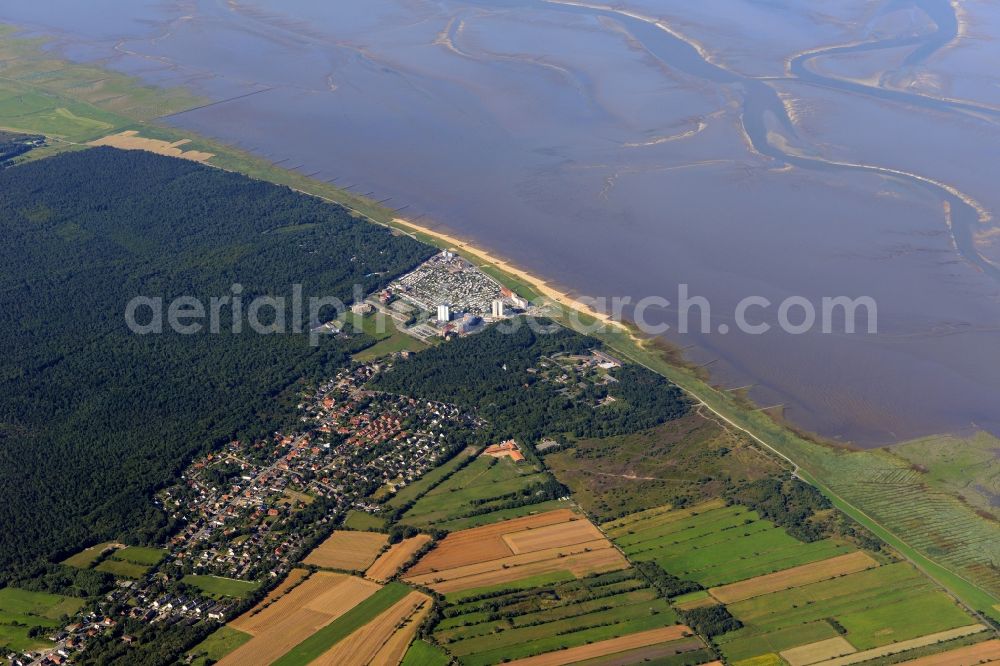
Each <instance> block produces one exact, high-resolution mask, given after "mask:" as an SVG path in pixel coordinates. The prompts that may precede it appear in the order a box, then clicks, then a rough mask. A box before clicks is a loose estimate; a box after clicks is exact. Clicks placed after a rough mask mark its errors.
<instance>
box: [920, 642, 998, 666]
mask: <svg viewBox="0 0 1000 666" xmlns="http://www.w3.org/2000/svg"><path fill="white" fill-rule="evenodd" d="M995 661H1000V640H997V639H995V638H994V639H992V640H988V641H983V642H982V643H978V644H976V645H968V646H964V647H960V648H956V649H955V650H949V651H947V652H940V653H938V654H935V655H932V656H927V657H921V658H919V659H912V660H910V661H906V662H903V663H905V664H907V666H970V665H971V664H986V663H992V662H995Z"/></svg>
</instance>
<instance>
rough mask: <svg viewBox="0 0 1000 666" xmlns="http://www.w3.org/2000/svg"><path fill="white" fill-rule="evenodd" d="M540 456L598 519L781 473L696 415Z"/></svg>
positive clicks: (695, 498) (698, 496) (699, 498)
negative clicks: (737, 482)
mask: <svg viewBox="0 0 1000 666" xmlns="http://www.w3.org/2000/svg"><path fill="white" fill-rule="evenodd" d="M542 455H544V459H545V464H546V466H547V467H548V468H549V469H551V470H552V472H553V473H554V474H555V476H556V478H557V479H559V481H560V482H562V483H563V484H565V485H566V486H567V487H569V488H570V490H572V491H573V497H574V499H576V501H578V502H579V503H580V505H581V506H583V508H584V509H586V510H587V512H588V513H590V514H591V515H594V516H597V518H598V519H599V520H610V519H612V518H615V517H618V516H621V515H623V514H628V513H634V512H636V511H641V510H643V509H646V508H648V507H650V506H656V505H659V504H662V503H663V502H664V501H669V500H670V499H672V498H676V497H685V498H687V499H688V500H689V501H692V502H699V501H703V500H706V499H709V498H711V497H714V496H716V495H718V493H719V491H720V489H721V487H722V484H724V483H726V482H727V481H736V480H742V479H746V480H755V479H759V478H763V477H766V476H769V475H771V474H775V473H777V472H778V471H780V467H779V465H778V464H777V463H776V462H774V461H773V460H772V459H771V458H769V457H767V456H765V455H763V454H762V453H760V452H759V451H758V450H757V449H755V448H753V447H751V446H750V445H749V444H748V443H747V441H746V440H745V438H743V437H741V436H739V435H737V434H735V433H733V432H731V431H728V430H724V429H723V428H721V427H720V426H718V425H717V424H715V423H714V422H712V421H709V420H707V419H705V418H702V417H701V416H700V415H699V414H697V413H691V414H688V415H686V416H684V417H682V418H679V419H677V420H675V421H670V422H669V423H665V424H663V425H661V426H659V427H657V428H654V429H652V430H645V431H642V432H638V433H634V434H631V435H622V436H617V437H607V438H601V439H581V440H579V441H576V442H573V444H572V446H571V448H568V449H562V450H557V451H555V452H553V453H550V454H547V455H546V454H544V452H542Z"/></svg>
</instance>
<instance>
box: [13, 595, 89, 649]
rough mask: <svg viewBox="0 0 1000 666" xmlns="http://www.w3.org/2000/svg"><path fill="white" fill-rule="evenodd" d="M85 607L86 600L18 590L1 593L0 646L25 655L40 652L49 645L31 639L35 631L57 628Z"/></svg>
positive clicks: (45, 642) (43, 641)
mask: <svg viewBox="0 0 1000 666" xmlns="http://www.w3.org/2000/svg"><path fill="white" fill-rule="evenodd" d="M83 605H84V601H83V599H77V598H75V597H65V596H61V595H58V594H47V593H45V592H31V591H29V590H21V589H18V588H15V587H5V588H3V589H0V646H3V647H6V648H8V649H10V650H15V651H18V652H22V651H25V650H38V649H42V648H44V647H47V646H49V645H50V643H49V641H47V640H44V639H39V638H30V637H29V636H28V631H29V630H30V629H31V628H32V627H43V628H46V629H55V628H58V627H59V626H60V624H61V622H60V618H61V617H62V616H63V615H69V616H71V615H73V614H74V613H76V612H77V611H78V610H80V608H82V607H83Z"/></svg>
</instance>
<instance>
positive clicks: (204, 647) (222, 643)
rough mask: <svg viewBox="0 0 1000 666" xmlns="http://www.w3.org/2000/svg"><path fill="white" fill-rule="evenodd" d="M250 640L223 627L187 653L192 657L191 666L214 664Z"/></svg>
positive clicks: (242, 634) (237, 631) (246, 635)
mask: <svg viewBox="0 0 1000 666" xmlns="http://www.w3.org/2000/svg"><path fill="white" fill-rule="evenodd" d="M251 638H253V636H251V635H250V634H245V633H243V632H242V631H239V630H238V629H233V628H232V627H229V626H226V625H223V626H221V627H219V628H218V629H216V630H215V631H214V632H212V634H210V635H209V637H208V638H206V639H205V640H203V641H202V642H201V643H199V644H198V645H197V646H196V647H195V648H194V649H193V650H191V651H190V652H189V653H188V655H190V656H191V657H192V660H191V664H192V665H193V666H204V664H206V663H215V662H216V661H219V660H220V659H222V658H223V657H225V656H226V655H227V654H229V653H230V652H232V651H233V650H235V649H236V648H238V647H239V646H241V645H243V644H244V643H246V642H247V641H249V640H250V639H251Z"/></svg>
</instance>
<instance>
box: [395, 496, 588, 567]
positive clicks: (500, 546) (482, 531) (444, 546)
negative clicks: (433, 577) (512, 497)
mask: <svg viewBox="0 0 1000 666" xmlns="http://www.w3.org/2000/svg"><path fill="white" fill-rule="evenodd" d="M574 520H584V521H585V520H586V519H585V518H582V517H581V516H580V515H579V514H576V513H573V512H572V511H570V510H569V509H557V510H555V511H548V512H546V513H540V514H538V515H536V516H525V517H523V518H515V519H513V520H505V521H503V522H501V523H494V524H492V525H484V526H482V527H474V528H472V529H469V530H462V531H461V532H453V533H451V534H449V535H448V536H447V537H445V538H444V539H443V540H442V541H441V543H439V544H438V546H437V548H435V549H434V550H432V551H431V552H430V553H428V554H427V557H425V558H423V559H422V560H420V561H419V562H418V563H417V564H416V566H414V567H413V568H412V569H410V570H409V571H408V572H407V573H408V574H409V575H411V576H414V575H417V574H422V573H428V572H430V571H434V570H437V571H442V570H444V569H452V568H454V567H460V566H464V565H466V564H475V563H476V562H485V561H486V560H492V559H495V558H498V557H507V556H509V555H513V554H514V553H513V552H511V549H510V547H509V546H508V545H507V543H506V542H505V541H504V539H503V536H504V535H505V534H512V533H514V532H520V531H522V530H530V529H535V528H539V527H544V526H546V525H554V524H557V523H567V522H570V521H574Z"/></svg>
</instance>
